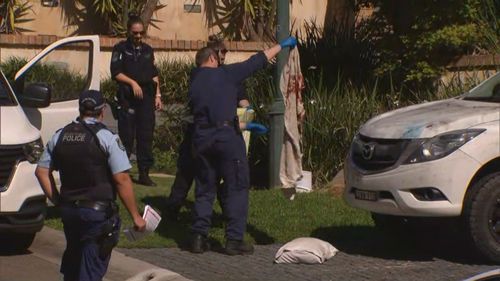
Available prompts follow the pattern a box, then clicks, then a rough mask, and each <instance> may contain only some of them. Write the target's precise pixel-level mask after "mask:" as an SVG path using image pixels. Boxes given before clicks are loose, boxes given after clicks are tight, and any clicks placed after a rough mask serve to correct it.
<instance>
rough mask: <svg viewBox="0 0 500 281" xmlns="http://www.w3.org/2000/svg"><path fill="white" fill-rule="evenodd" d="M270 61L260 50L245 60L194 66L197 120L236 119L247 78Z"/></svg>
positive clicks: (193, 96)
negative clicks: (219, 64)
mask: <svg viewBox="0 0 500 281" xmlns="http://www.w3.org/2000/svg"><path fill="white" fill-rule="evenodd" d="M266 65H267V58H266V56H265V54H264V53H263V52H259V53H257V54H255V55H253V56H251V57H250V58H249V59H248V60H246V61H244V62H240V63H234V64H227V65H223V66H220V67H217V68H210V67H197V68H196V69H194V70H193V72H192V74H191V75H192V76H191V83H190V87H189V99H190V101H189V103H190V107H191V111H192V114H193V116H194V123H195V124H217V123H219V122H224V121H233V120H234V117H235V116H236V109H237V104H238V100H239V97H238V96H239V95H240V92H241V89H240V88H241V85H242V82H243V80H245V79H246V78H247V77H249V76H250V75H252V74H253V73H254V72H255V71H257V70H260V69H262V68H264V67H265V66H266Z"/></svg>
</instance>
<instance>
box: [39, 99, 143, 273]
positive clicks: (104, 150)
mask: <svg viewBox="0 0 500 281" xmlns="http://www.w3.org/2000/svg"><path fill="white" fill-rule="evenodd" d="M79 104H80V117H79V118H78V119H77V120H76V121H74V122H72V123H71V124H69V125H67V126H66V127H64V128H63V129H60V130H58V131H57V132H56V133H55V134H54V136H53V137H52V139H51V140H50V141H49V142H48V144H47V147H46V149H45V151H44V153H43V155H42V157H41V158H40V161H39V162H38V166H37V169H36V172H35V174H36V176H37V178H38V181H39V182H40V185H41V186H42V188H43V191H44V192H45V194H46V195H47V197H48V198H49V199H50V201H52V202H53V203H54V205H55V206H58V207H59V208H60V211H61V220H62V223H63V226H64V234H65V236H66V250H65V252H64V255H63V258H62V263H61V273H62V274H63V275H64V280H65V281H98V280H102V278H103V277H104V275H105V273H106V270H107V267H108V264H109V260H110V257H111V251H112V249H113V247H114V246H115V245H116V243H117V242H118V236H119V230H120V218H119V216H118V206H117V205H116V203H115V199H116V193H118V195H119V197H120V199H121V200H122V202H123V204H124V205H125V207H126V208H127V210H128V211H129V213H130V215H131V216H132V218H133V221H134V225H135V227H136V229H137V230H139V231H144V229H145V226H146V222H145V221H144V220H143V219H142V217H141V216H140V215H139V212H138V211H137V207H136V202H135V198H134V192H133V189H132V181H131V179H130V176H129V174H128V170H129V169H130V168H131V166H130V163H129V160H128V157H127V154H126V152H125V148H124V147H123V145H122V144H121V142H120V139H119V137H118V136H117V135H114V134H113V133H112V132H111V131H109V130H108V129H107V128H106V127H105V126H104V125H103V124H102V123H101V121H102V120H103V112H104V110H103V109H104V106H105V103H104V98H103V96H102V94H101V93H100V92H98V91H94V90H87V91H84V92H82V93H81V94H80V99H79ZM53 170H58V171H59V175H60V177H61V188H60V192H58V190H57V189H56V185H55V181H54V178H53V176H52V171H53Z"/></svg>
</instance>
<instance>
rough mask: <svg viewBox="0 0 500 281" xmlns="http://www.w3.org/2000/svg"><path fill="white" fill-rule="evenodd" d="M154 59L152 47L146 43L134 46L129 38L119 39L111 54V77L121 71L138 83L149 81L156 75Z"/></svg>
mask: <svg viewBox="0 0 500 281" xmlns="http://www.w3.org/2000/svg"><path fill="white" fill-rule="evenodd" d="M154 60H155V59H154V52H153V48H151V46H149V45H148V44H146V43H141V44H140V45H139V46H135V45H134V43H133V42H132V41H131V40H130V39H128V40H126V41H121V42H120V43H118V44H116V45H115V46H114V48H113V53H112V55H111V66H110V68H111V77H115V76H116V75H118V74H119V73H123V74H125V75H127V76H128V77H129V78H131V79H133V80H135V81H136V82H137V83H139V84H145V83H151V81H152V80H153V77H156V76H158V70H157V69H156V66H155V65H154Z"/></svg>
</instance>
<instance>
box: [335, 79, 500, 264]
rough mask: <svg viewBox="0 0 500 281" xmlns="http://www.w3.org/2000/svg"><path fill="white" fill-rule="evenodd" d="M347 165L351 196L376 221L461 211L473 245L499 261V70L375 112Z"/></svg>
mask: <svg viewBox="0 0 500 281" xmlns="http://www.w3.org/2000/svg"><path fill="white" fill-rule="evenodd" d="M344 171H345V180H346V189H345V192H344V199H345V201H346V202H347V203H348V204H349V205H351V206H353V207H357V208H361V209H365V210H368V211H370V212H372V217H373V219H374V222H375V224H376V225H377V226H381V227H388V228H389V227H397V226H398V225H399V226H401V225H403V224H404V223H405V222H408V221H411V220H412V217H420V219H419V220H422V219H421V218H428V217H460V218H461V221H462V222H463V223H464V226H465V228H464V229H465V231H466V234H467V236H468V237H469V238H471V239H472V241H473V242H474V245H475V247H476V248H477V249H478V250H479V251H480V252H481V253H482V254H483V255H485V256H486V257H488V258H490V259H492V260H494V261H496V262H500V74H497V75H495V76H493V77H491V78H489V79H487V80H486V81H484V82H483V83H481V84H479V85H478V86H476V87H475V88H473V89H472V90H470V91H469V92H467V93H465V94H464V95H461V96H459V97H456V98H452V99H447V100H442V101H436V102H429V103H424V104H420V105H414V106H409V107H406V108H402V109H398V110H394V111H391V112H387V113H384V114H382V115H379V116H377V117H375V118H373V119H371V120H369V121H368V122H366V123H365V124H364V125H363V126H362V127H361V128H360V130H359V133H358V134H357V135H356V136H355V138H354V140H353V143H352V145H351V149H350V151H349V154H348V156H347V158H346V163H345V170H344Z"/></svg>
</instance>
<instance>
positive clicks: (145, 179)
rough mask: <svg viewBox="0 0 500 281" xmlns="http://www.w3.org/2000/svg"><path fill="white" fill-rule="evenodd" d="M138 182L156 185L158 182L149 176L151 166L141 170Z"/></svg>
mask: <svg viewBox="0 0 500 281" xmlns="http://www.w3.org/2000/svg"><path fill="white" fill-rule="evenodd" d="M137 183H138V184H142V185H145V186H156V183H155V182H154V181H153V180H151V178H150V177H149V168H147V169H140V170H139V180H137Z"/></svg>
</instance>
